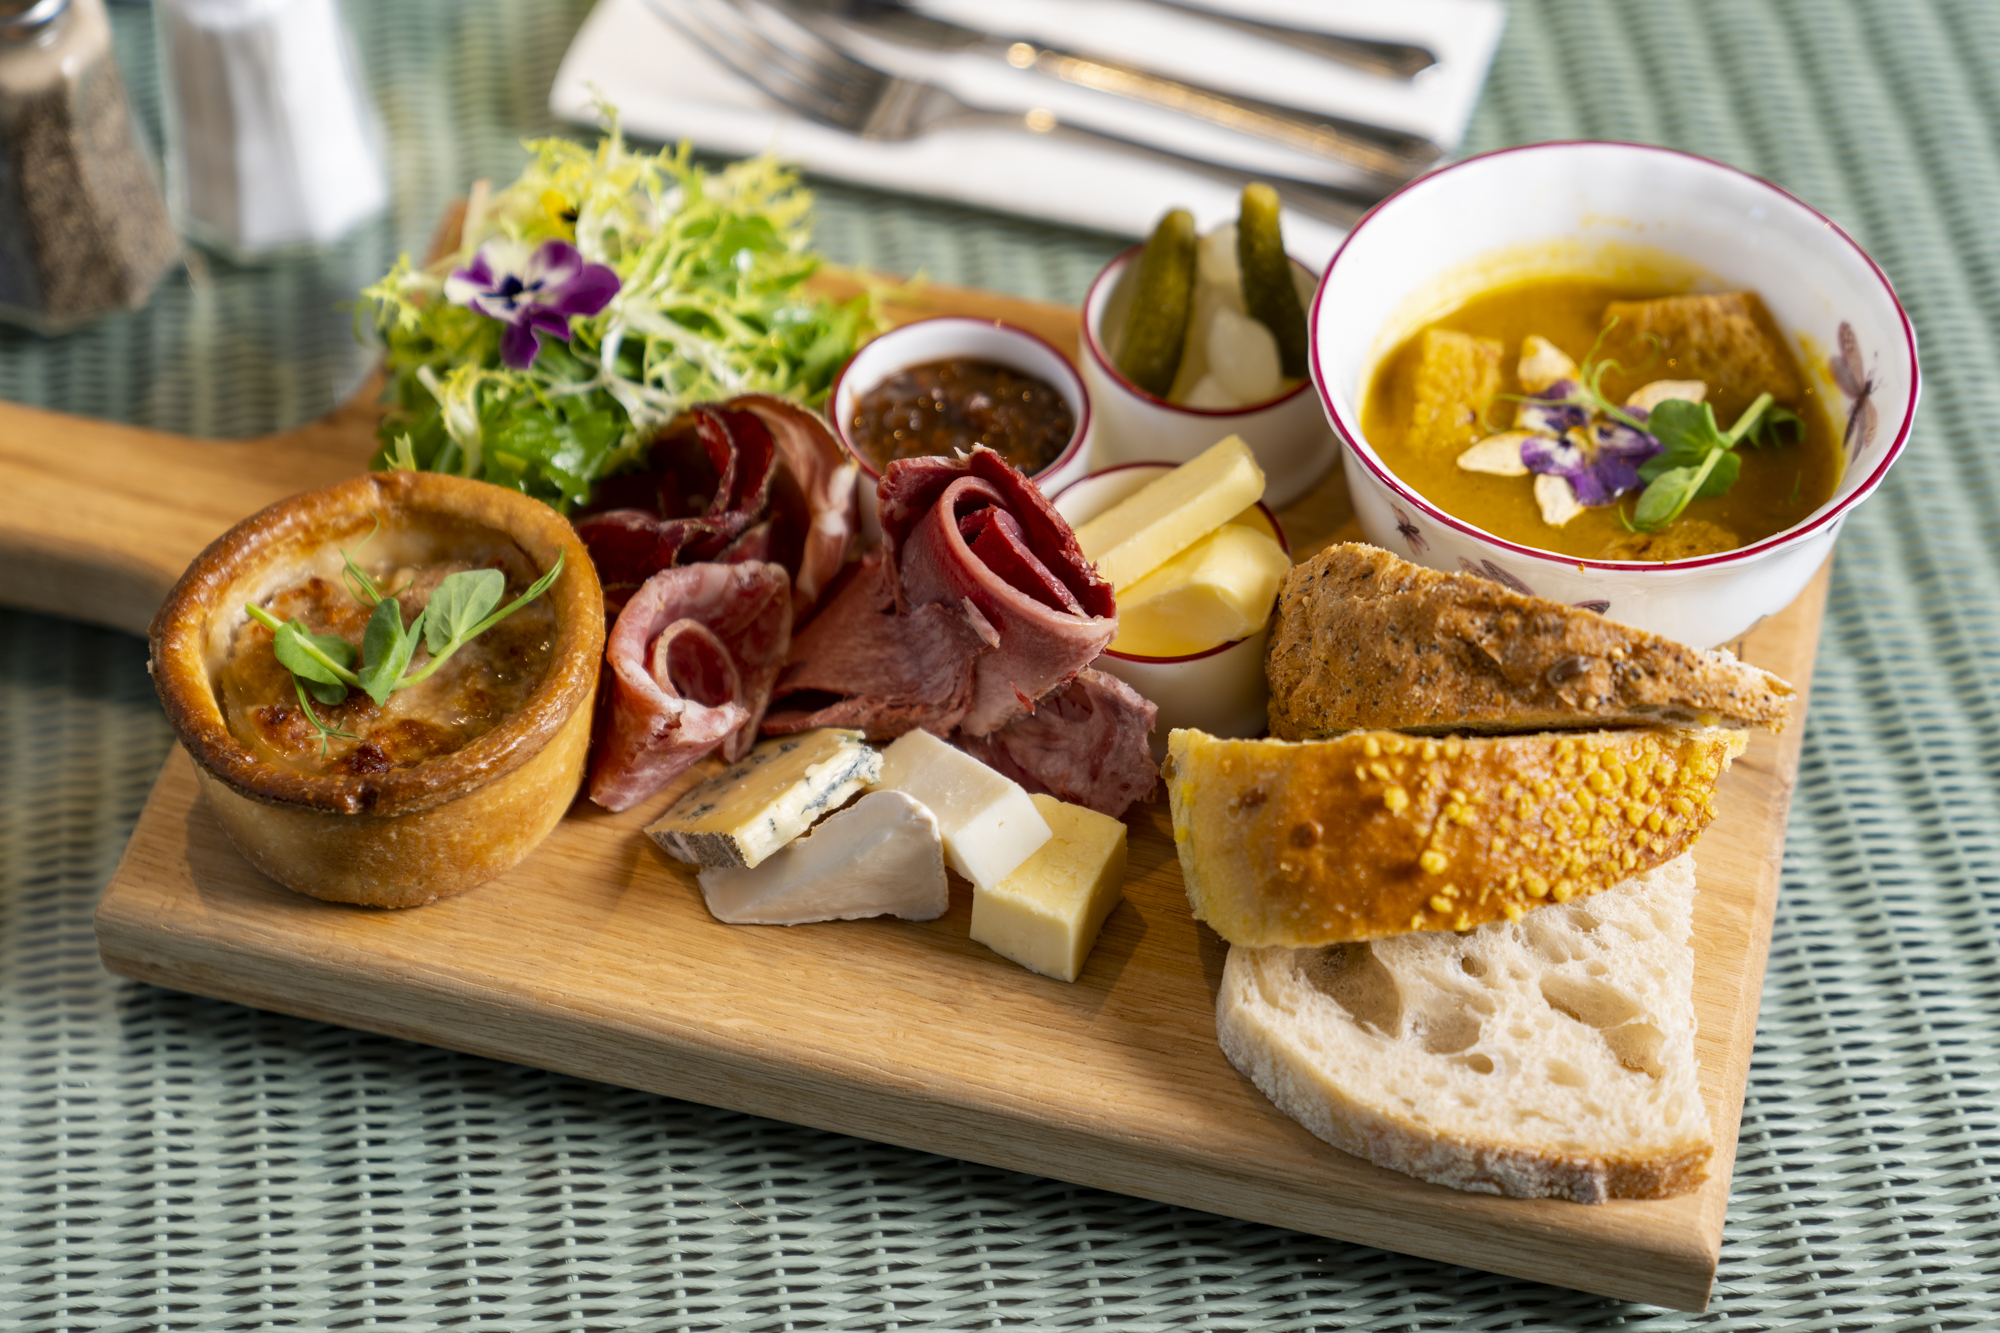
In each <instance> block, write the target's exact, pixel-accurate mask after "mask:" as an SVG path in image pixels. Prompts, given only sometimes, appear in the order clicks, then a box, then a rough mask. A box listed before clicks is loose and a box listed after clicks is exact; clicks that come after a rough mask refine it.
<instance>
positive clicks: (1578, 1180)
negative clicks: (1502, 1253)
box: [1216, 858, 1714, 1203]
mask: <svg viewBox="0 0 2000 1333" xmlns="http://www.w3.org/2000/svg"><path fill="white" fill-rule="evenodd" d="M1693 876H1694V871H1693V866H1692V863H1691V861H1690V860H1689V859H1687V858H1681V859H1680V860H1678V861H1675V862H1670V863H1669V864H1668V865H1667V866H1665V867H1662V868H1661V869H1660V870H1657V871H1655V872H1653V874H1652V876H1651V877H1649V881H1648V882H1635V883H1632V884H1630V885H1627V886H1625V887H1626V888H1628V889H1629V890H1630V891H1632V892H1635V893H1639V894H1657V895H1661V896H1667V895H1672V894H1676V893H1678V894H1679V895H1681V896H1682V897H1683V899H1684V900H1685V899H1686V898H1689V897H1691V896H1692V888H1693V886H1692V880H1693ZM1683 928H1685V923H1683ZM1507 929H1510V928H1509V927H1506V926H1497V927H1489V928H1488V930H1507ZM1485 933H1486V932H1484V931H1482V932H1479V933H1478V934H1476V935H1475V936H1474V937H1472V938H1471V939H1469V940H1467V941H1465V943H1464V947H1465V948H1466V950H1467V951H1468V952H1477V951H1478V950H1479V949H1480V948H1481V947H1482V946H1483V942H1482V941H1480V939H1479V935H1484V934H1485ZM1354 947H1358V948H1365V947H1367V946H1354ZM1678 947H1679V948H1680V949H1681V951H1682V953H1683V954H1684V957H1685V963H1686V966H1685V975H1681V976H1676V977H1675V978H1674V981H1673V989H1674V990H1675V991H1676V992H1677V994H1676V995H1675V999H1676V1000H1677V1001H1678V1002H1680V1003H1682V1004H1685V1005H1686V1006H1688V1007H1689V1008H1688V1016H1687V1018H1686V1021H1685V1025H1684V1026H1679V1027H1678V1030H1677V1031H1676V1032H1675V1034H1674V1037H1673V1039H1672V1042H1671V1044H1672V1045H1673V1047H1674V1049H1673V1050H1672V1051H1671V1052H1670V1053H1669V1054H1668V1056H1667V1057H1666V1064H1665V1067H1663V1068H1662V1069H1660V1070H1659V1071H1658V1073H1657V1074H1656V1075H1655V1079H1656V1081H1657V1082H1658V1083H1659V1084H1661V1085H1663V1091H1664V1092H1665V1096H1664V1097H1663V1098H1661V1099H1658V1100H1654V1101H1649V1102H1648V1104H1649V1105H1658V1104H1659V1103H1660V1101H1664V1102H1668V1103H1672V1102H1675V1101H1680V1102H1682V1105H1683V1114H1682V1115H1681V1116H1680V1117H1679V1119H1678V1120H1677V1121H1675V1120H1669V1118H1668V1113H1666V1112H1662V1113H1661V1114H1660V1117H1659V1119H1658V1121H1657V1122H1655V1123H1651V1124H1648V1125H1646V1126H1645V1127H1644V1130H1643V1131H1642V1133H1641V1135H1640V1138H1641V1140H1642V1141H1637V1142H1634V1141H1631V1140H1629V1139H1625V1138H1620V1139H1616V1140H1612V1139H1611V1138H1610V1137H1609V1136H1606V1139H1605V1141H1604V1142H1601V1143H1598V1144H1594V1145H1591V1146H1590V1147H1589V1149H1588V1150H1584V1149H1581V1148H1570V1149H1565V1148H1562V1147H1558V1146H1555V1140H1557V1139H1558V1138H1559V1137H1561V1136H1562V1135H1564V1134H1571V1135H1575V1134H1577V1133H1580V1132H1582V1131H1580V1130H1579V1128H1578V1127H1577V1126H1574V1125H1559V1124H1551V1123H1549V1122H1548V1121H1546V1120H1544V1119H1541V1118H1539V1117H1537V1118H1535V1119H1533V1120H1531V1121H1529V1122H1528V1127H1527V1128H1522V1127H1520V1124H1519V1122H1514V1123H1513V1124H1511V1125H1510V1119H1511V1118H1510V1117H1507V1116H1504V1115H1501V1114H1498V1113H1497V1110H1496V1107H1497V1106H1498V1104H1500V1103H1502V1102H1504V1101H1505V1100H1506V1099H1507V1098H1508V1097H1509V1096H1523V1095H1527V1096H1536V1095H1546V1094H1547V1092H1548V1088H1549V1085H1548V1084H1547V1083H1546V1080H1545V1079H1544V1076H1543V1075H1542V1073H1541V1071H1540V1070H1539V1069H1533V1068H1528V1069H1519V1070H1514V1071H1511V1072H1510V1071H1507V1070H1502V1071H1501V1072H1499V1073H1495V1072H1492V1071H1491V1069H1490V1068H1489V1070H1488V1072H1485V1073H1483V1074H1482V1073H1475V1072H1472V1071H1471V1070H1469V1069H1468V1068H1467V1067H1465V1066H1464V1065H1463V1064H1462V1063H1460V1062H1461V1061H1463V1060H1464V1059H1465V1056H1464V1054H1462V1053H1447V1054H1436V1055H1433V1054H1427V1053H1424V1048H1423V1046H1422V1044H1421V1043H1422V1035H1421V1033H1419V1034H1416V1035H1415V1036H1414V1038H1411V1037H1407V1036H1406V1037H1405V1038H1404V1039H1403V1040H1401V1041H1397V1040H1394V1039H1392V1038H1391V1037H1390V1036H1389V1035H1387V1034H1383V1033H1381V1032H1379V1031H1374V1030H1371V1029H1369V1028H1367V1027H1366V1026H1365V1025H1364V1024H1361V1023H1359V1022H1355V1021H1353V1020H1352V1019H1350V1018H1349V1017H1348V1016H1347V1015H1346V1014H1345V1013H1344V1012H1343V1011H1341V1010H1340V1008H1339V1007H1338V1005H1337V1004H1336V1003H1334V1002H1331V1001H1329V1000H1328V999H1327V998H1326V996H1324V995H1323V994H1320V993H1318V992H1316V990H1315V988H1314V986H1313V984H1312V982H1311V980H1310V977H1309V966H1308V963H1309V960H1310V957H1311V955H1313V954H1315V953H1317V952H1318V951H1317V950H1305V949H1283V948H1272V949H1246V948H1243V947H1240V946H1233V947H1231V949H1230V951H1229V959H1228V962H1227V963H1226V964H1225V965H1224V968H1223V975H1222V984H1221V987H1220V989H1219V990H1218V993H1217V997H1216V1036H1217V1039H1218V1040H1219V1042H1220V1044H1221V1046H1222V1050H1223V1053H1224V1054H1225V1055H1227V1056H1228V1058H1229V1062H1230V1063H1231V1064H1232V1065H1234V1066H1235V1067H1236V1068H1237V1069H1238V1070H1240V1071H1241V1072H1242V1073H1243V1074H1244V1075H1246V1076H1247V1077H1248V1078H1249V1079H1250V1081H1251V1082H1252V1083H1254V1084H1256V1086H1257V1088H1258V1089H1259V1090H1260V1091H1261V1092H1263V1093H1264V1095H1265V1096H1267V1097H1269V1098H1270V1099H1271V1101H1272V1102H1273V1103H1274V1104H1276V1106H1277V1107H1278V1109H1279V1110H1280V1111H1283V1112H1284V1113H1285V1114H1286V1115H1288V1116H1290V1117H1291V1118H1292V1119H1294V1120H1296V1121H1298V1122H1299V1123H1300V1124H1301V1125H1303V1126H1305V1127H1306V1128H1307V1129H1308V1130H1310V1131H1311V1132H1312V1133H1313V1134H1315V1135H1316V1136H1318V1137H1319V1138H1321V1139H1324V1140H1325V1141H1326V1142H1328V1143H1330V1144H1332V1145H1333V1146H1334V1147H1336V1148H1339V1149H1340V1150H1341V1151H1342V1152H1346V1153H1351V1154H1353V1155H1354V1156H1356V1157H1360V1158H1363V1159H1365V1160H1367V1161H1370V1162H1373V1163H1375V1164H1376V1165H1378V1166H1383V1167H1387V1168H1388V1169H1390V1170H1392V1171H1400V1172H1402V1173H1404V1174H1405V1175H1410V1176H1415V1177H1417V1178H1418V1179H1420V1180H1428V1181H1431V1182H1433V1183H1435V1184H1439V1185H1446V1186H1449V1187H1451V1188H1452V1189H1459V1190H1469V1191H1473V1192H1476V1193H1484V1194H1501V1195H1507V1196H1510V1197H1514V1198H1561V1199H1571V1200H1574V1201H1576V1202H1579V1203H1602V1202H1605V1201H1607V1200H1610V1199H1660V1198H1667V1197H1670V1196H1672V1195H1676V1194H1684V1193H1686V1192H1687V1191H1689V1190H1692V1189H1694V1188H1696V1187H1697V1186H1699V1185H1700V1184H1701V1183H1702V1182H1703V1181H1704V1180H1705V1179H1707V1166H1708V1162H1709V1160H1710V1158H1711V1157H1712V1155H1713V1152H1714V1145H1713V1138H1712V1131H1711V1129H1710V1127H1709V1124H1708V1117H1707V1112H1706V1109H1705V1108H1703V1107H1702V1106H1701V1105H1700V1096H1699V1087H1698V1079H1697V1077H1696V1068H1695V1059H1694V1051H1693V1045H1692V1037H1693V1028H1692V1016H1691V1013H1692V1011H1691V1005H1692V953H1691V952H1688V951H1687V943H1686V939H1685V937H1683V938H1682V939H1681V940H1680V941H1678ZM1405 998H1406V1000H1408V1001H1409V1002H1410V1003H1413V1004H1414V1003H1421V997H1416V996H1409V997H1405ZM1653 1017H1657V1018H1662V1019H1665V1018H1666V1017H1668V1016H1666V1015H1653ZM1329 1023H1332V1024H1335V1025H1338V1024H1340V1023H1348V1024H1349V1025H1350V1030H1348V1031H1345V1032H1341V1031H1332V1030H1329V1028H1328V1024H1329ZM1669 1026H1677V1025H1674V1024H1671V1023H1669ZM1413 1043H1414V1044H1416V1047H1417V1049H1416V1050H1412V1045H1413ZM1479 1049H1481V1045H1480V1044H1475V1045H1474V1046H1473V1047H1472V1048H1471V1050H1472V1051H1474V1052H1476V1051H1478V1050H1479ZM1413 1063H1414V1064H1415V1065H1416V1066H1418V1067H1423V1066H1425V1065H1428V1066H1429V1069H1430V1072H1431V1073H1432V1074H1433V1075H1434V1076H1435V1078H1436V1079H1437V1080H1438V1081H1439V1082H1441V1083H1444V1084H1446V1085H1447V1086H1448V1087H1450V1088H1451V1089H1452V1090H1454V1091H1455V1092H1457V1093H1459V1094H1461V1095H1462V1096H1467V1097H1472V1098H1474V1101H1473V1102H1472V1103H1470V1104H1471V1105H1474V1106H1477V1107H1479V1108H1480V1109H1479V1110H1478V1111H1475V1112H1465V1111H1460V1112H1457V1113H1456V1114H1453V1113H1451V1112H1449V1111H1448V1110H1440V1109H1439V1108H1448V1107H1450V1106H1451V1105H1453V1103H1454V1102H1456V1101H1457V1098H1450V1099H1446V1100H1440V1098H1441V1097H1443V1095H1444V1094H1443V1092H1442V1091H1441V1090H1440V1091H1437V1092H1435V1093H1433V1094H1429V1095H1427V1097H1426V1099H1425V1104H1426V1105H1429V1106H1431V1107H1432V1108H1433V1110H1436V1111H1437V1112H1438V1113H1437V1114H1419V1113H1417V1112H1416V1111H1415V1110H1414V1109H1413V1104H1412V1103H1411V1102H1409V1101H1408V1100H1407V1099H1405V1098H1404V1097H1402V1096H1400V1095H1399V1093H1400V1092H1402V1091H1403V1089H1402V1088H1401V1087H1400V1086H1399V1085H1398V1084H1397V1082H1396V1075H1397V1074H1405V1073H1407V1072H1408V1071H1409V1069H1410V1068H1411V1066H1412V1064H1413ZM1492 1063H1493V1062H1492V1061H1490V1060H1489V1061H1487V1064H1488V1065H1489V1066H1490V1065H1491V1064H1492ZM1388 1070H1393V1071H1395V1072H1393V1073H1390V1072H1384V1071H1388ZM1618 1076H1619V1077H1624V1076H1625V1075H1622V1074H1620V1075H1618ZM1631 1076H1632V1077H1635V1078H1638V1077H1643V1074H1641V1073H1639V1071H1631ZM1530 1085H1537V1086H1533V1087H1531V1086H1530ZM1482 1093H1483V1094H1484V1096H1485V1098H1486V1099H1487V1100H1486V1101H1485V1102H1484V1103H1483V1104H1482V1103H1481V1102H1480V1101H1479V1100H1478V1099H1479V1098H1480V1096H1481V1094H1482Z"/></svg>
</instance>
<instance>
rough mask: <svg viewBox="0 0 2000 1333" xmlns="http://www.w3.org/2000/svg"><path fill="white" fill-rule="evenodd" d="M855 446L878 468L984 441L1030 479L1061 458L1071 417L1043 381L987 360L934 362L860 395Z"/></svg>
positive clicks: (854, 424) (1071, 431)
mask: <svg viewBox="0 0 2000 1333" xmlns="http://www.w3.org/2000/svg"><path fill="white" fill-rule="evenodd" d="M850 425H851V426H852V429H853V435H854V442H855V444H856V446H857V447H858V448H859V449H860V450H861V452H862V454H863V455H864V456H865V457H866V458H867V459H868V461H869V462H870V463H873V464H874V465H875V467H876V468H877V469H878V470H886V469H887V468H888V466H889V464H891V463H893V462H895V461H896V460H897V459H899V458H925V457H930V456H933V455H939V456H943V457H946V458H949V457H951V456H952V455H953V454H954V453H957V452H959V451H960V450H964V451H967V452H970V450H971V449H972V447H973V446H974V445H976V444H983V445H985V446H986V447H987V448H989V449H991V450H993V451H994V452H995V453H997V454H999V455H1000V456H1001V457H1002V458H1004V459H1005V460H1007V463H1008V464H1009V465H1010V466H1012V467H1014V468H1017V469H1019V470H1020V471H1021V472H1022V473H1024V474H1025V475H1027V476H1030V477H1032V476H1034V475H1035V474H1036V473H1037V472H1040V471H1041V470H1042V469H1043V468H1046V467H1048V466H1049V465H1050V464H1051V463H1054V462H1055V461H1056V459H1058V458H1059V457H1061V456H1062V451H1063V449H1064V448H1065V447H1066V446H1067V445H1068V444H1069V441H1070V437H1071V436H1072V435H1074V434H1075V433H1076V414H1075V413H1073V412H1072V411H1070V406H1069V403H1068V401H1067V400H1065V399H1064V398H1063V396H1062V395H1061V394H1060V393H1058V392H1056V390H1055V388H1054V386H1052V385H1051V384H1049V383H1048V381H1046V380H1043V379H1040V378H1038V377H1036V376H1034V375H1030V374H1027V373H1025V372H1023V371H1019V370H1015V369H1014V368H1013V367H1011V366H1003V365H999V364H997V363H995V362H992V361H977V360H971V359H954V360H948V361H932V362H928V363H926V364H924V365H920V366H912V367H910V368H909V369H908V370H903V371H899V372H897V373H896V374H894V375H891V376H889V378H887V379H885V380H883V381H882V382H881V383H880V384H878V385H876V386H875V387H874V388H872V389H870V390H869V391H868V392H867V393H865V394H862V395H861V396H860V398H859V399H858V400H857V401H856V403H855V405H854V416H853V420H852V421H851V422H850Z"/></svg>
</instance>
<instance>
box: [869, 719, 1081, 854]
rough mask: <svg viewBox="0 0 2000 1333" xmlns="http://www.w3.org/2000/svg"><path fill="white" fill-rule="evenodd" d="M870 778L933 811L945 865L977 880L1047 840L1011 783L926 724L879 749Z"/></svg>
mask: <svg viewBox="0 0 2000 1333" xmlns="http://www.w3.org/2000/svg"><path fill="white" fill-rule="evenodd" d="M877 785H878V786H879V787H882V788H884V789H886V790H890V791H900V792H905V793H907V794H908V795H911V796H914V797H915V798H916V799H917V800H919V801H922V802H923V803H924V805H925V806H927V807H928V808H929V810H930V812H931V813H932V814H934V815H936V816H937V821H938V831H939V833H940V834H942V835H943V837H944V855H945V859H946V860H947V861H949V862H950V863H951V868H952V869H953V870H956V871H957V872H958V873H959V874H961V875H963V876H965V877H966V878H967V879H969V880H971V881H972V882H973V883H974V884H976V885H979V886H980V887H982V888H983V887H985V886H986V885H989V884H998V883H999V882H1000V881H1001V880H1003V879H1005V878H1006V877H1007V876H1008V875H1009V874H1011V873H1012V872H1013V870H1014V867H1016V866H1018V865H1020V864H1021V862H1023V861H1025V860H1027V859H1028V858H1029V857H1030V856H1033V855H1034V854H1035V849H1036V848H1037V847H1040V846H1041V845H1042V844H1043V843H1045V842H1047V841H1048V840H1049V826H1048V824H1047V822H1046V821H1044V820H1043V819H1042V817H1041V815H1040V814H1039V813H1037V812H1036V810H1035V803H1034V802H1033V801H1031V800H1029V799H1028V793H1026V792H1025V791H1022V790H1021V788H1020V785H1019V784H1018V783H1015V782H1012V781H1010V780H1009V779H1007V778H1004V777H1001V776H1000V775H999V774H998V773H995V772H994V771H993V770H992V769H990V768H988V767H987V766H986V765H984V764H982V763H980V762H979V761H978V760H977V759H974V758H973V757H972V756H971V755H969V754H967V753H965V751H963V750H959V749H954V748H953V747H952V746H950V745H947V744H945V743H944V742H943V741H941V740H939V739H938V738H937V737H935V736H933V735H931V734H930V733H929V732H928V731H922V730H918V731H912V732H909V733H907V734H905V735H903V736H901V737H899V738H898V739H897V740H896V741H894V742H893V743H892V744H891V745H890V746H889V747H888V748H887V749H885V750H884V751H882V776H881V778H880V779H879V780H878V781H877Z"/></svg>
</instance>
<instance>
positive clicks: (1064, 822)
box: [972, 795, 1125, 981]
mask: <svg viewBox="0 0 2000 1333" xmlns="http://www.w3.org/2000/svg"><path fill="white" fill-rule="evenodd" d="M1033 799H1034V802H1035V809H1037V810H1038V811H1040V812H1041V816H1042V818H1043V819H1044V820H1046V821H1048V825H1049V828H1050V830H1051V831H1052V833H1053V836H1052V837H1050V839H1049V840H1048V841H1047V842H1045V843H1043V844H1042V846H1041V850H1039V851H1037V852H1036V853H1035V854H1034V855H1033V856H1030V857H1029V858H1028V859H1027V860H1026V861H1024V862H1022V863H1021V865H1020V866H1019V867H1018V868H1016V869H1015V871H1014V873H1012V874H1011V875H1008V876H1007V877H1006V878H1005V879H1003V880H1001V881H1000V882H999V883H998V884H995V885H994V886H993V887H991V888H983V887H978V886H975V887H974V889H973V894H972V938H973V939H975V940H977V941H979V942H980V943H981V944H983V945H985V946H986V947H987V948H989V949H991V950H993V952H995V953H997V954H999V955H1000V956H1001V957H1002V958H1006V959H1010V960H1012V961H1013V962H1016V963H1019V964H1020V965H1021V966H1022V967H1025V968H1027V969H1028V970H1029V971H1031V972H1039V973H1041V974H1042V975H1043V976H1045V977H1054V978H1056V979H1057V980H1058V981H1075V980H1076V979H1077V977H1078V976H1079V975H1080V974H1081V973H1082V972H1083V960H1084V959H1086V958H1088V957H1089V956H1090V949H1091V946H1092V945H1094V944H1096V943H1097V932H1098V929H1099V928H1100V927H1102V926H1103V925H1104V918H1105V917H1107V916H1109V915H1111V909H1112V908H1114V907H1116V906H1117V905H1118V900H1119V899H1120V898H1122V897H1123V896H1124V885H1125V826H1124V825H1123V824H1121V823H1119V822H1118V821H1117V820H1115V819H1112V818H1111V817H1110V816H1108V815H1100V814H1098V813H1097V812H1096V811H1095V810H1086V809H1084V808H1083V807H1082V806H1080V805H1070V804H1068V803H1067V802H1065V801H1058V800H1057V799H1055V798H1054V797H1053V796H1041V795H1037V796H1035V797H1034V798H1033Z"/></svg>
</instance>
